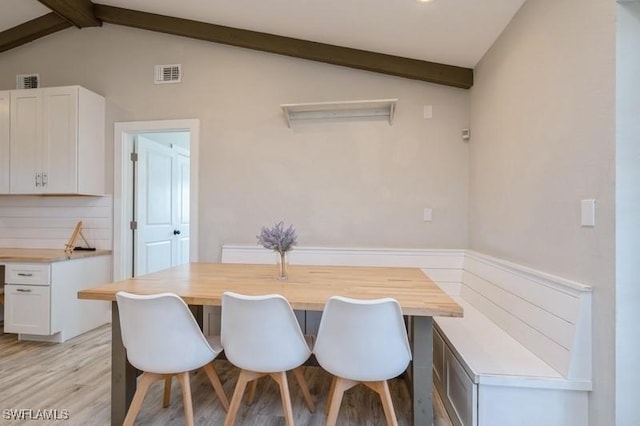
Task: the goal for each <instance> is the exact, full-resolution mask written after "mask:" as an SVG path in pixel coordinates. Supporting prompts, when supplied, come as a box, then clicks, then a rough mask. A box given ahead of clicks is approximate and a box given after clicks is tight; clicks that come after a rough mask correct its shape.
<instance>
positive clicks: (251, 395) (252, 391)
mask: <svg viewBox="0 0 640 426" xmlns="http://www.w3.org/2000/svg"><path fill="white" fill-rule="evenodd" d="M256 387H258V379H255V380H254V381H252V382H251V383H249V390H248V392H247V401H246V403H247V405H251V404H253V399H254V398H255V396H256Z"/></svg>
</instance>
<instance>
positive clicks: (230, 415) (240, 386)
mask: <svg viewBox="0 0 640 426" xmlns="http://www.w3.org/2000/svg"><path fill="white" fill-rule="evenodd" d="M264 375H265V374H264V373H256V372H254V371H247V370H240V375H239V376H238V382H237V383H236V388H235V390H234V391H233V397H231V404H229V411H228V412H227V418H226V419H225V421H224V426H232V425H233V424H234V423H235V422H236V416H237V414H238V409H239V408H240V403H241V402H242V395H243V394H244V390H245V388H246V387H247V383H249V382H251V381H252V380H256V379H258V378H260V377H262V376H264Z"/></svg>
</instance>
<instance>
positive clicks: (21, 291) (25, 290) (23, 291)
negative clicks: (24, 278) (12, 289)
mask: <svg viewBox="0 0 640 426" xmlns="http://www.w3.org/2000/svg"><path fill="white" fill-rule="evenodd" d="M16 290H17V291H19V292H20V293H31V289H28V288H17V289H16Z"/></svg>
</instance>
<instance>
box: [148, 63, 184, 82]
mask: <svg viewBox="0 0 640 426" xmlns="http://www.w3.org/2000/svg"><path fill="white" fill-rule="evenodd" d="M181 81H182V65H180V64H173V65H156V68H155V78H154V83H155V84H164V83H180V82H181Z"/></svg>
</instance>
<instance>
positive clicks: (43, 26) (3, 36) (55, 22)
mask: <svg viewBox="0 0 640 426" xmlns="http://www.w3.org/2000/svg"><path fill="white" fill-rule="evenodd" d="M70 26H71V24H70V23H69V22H67V21H66V20H64V19H62V18H61V17H59V16H58V15H56V14H55V13H49V14H47V15H43V16H41V17H39V18H36V19H32V20H31V21H28V22H25V23H24V24H20V25H18V26H15V27H13V28H9V29H8V30H5V31H2V32H0V52H5V51H7V50H9V49H13V48H14V47H18V46H21V45H23V44H26V43H29V42H30V41H33V40H36V39H38V38H40V37H44V36H46V35H49V34H52V33H55V32H58V31H60V30H64V29H65V28H69V27H70Z"/></svg>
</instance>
